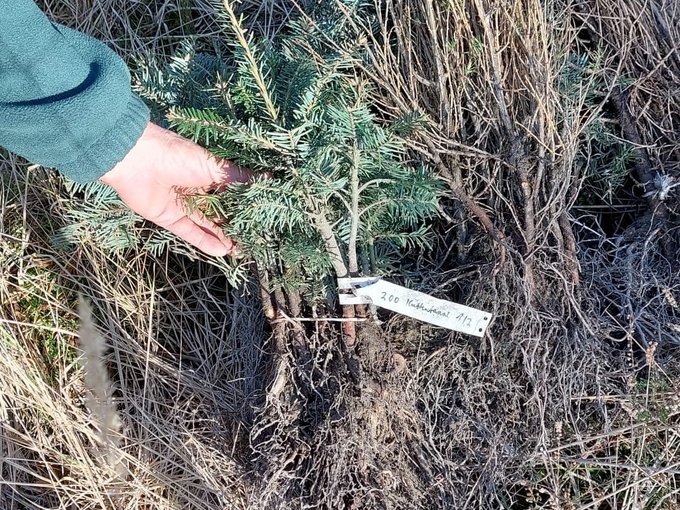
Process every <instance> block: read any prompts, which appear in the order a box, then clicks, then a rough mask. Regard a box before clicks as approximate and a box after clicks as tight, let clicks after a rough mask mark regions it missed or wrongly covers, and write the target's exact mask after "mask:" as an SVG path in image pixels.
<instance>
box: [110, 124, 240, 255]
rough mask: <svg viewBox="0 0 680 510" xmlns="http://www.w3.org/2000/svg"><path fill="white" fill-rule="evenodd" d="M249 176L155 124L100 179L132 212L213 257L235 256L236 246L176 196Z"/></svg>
mask: <svg viewBox="0 0 680 510" xmlns="http://www.w3.org/2000/svg"><path fill="white" fill-rule="evenodd" d="M250 177H251V174H250V172H248V171H247V170H244V169H242V168H240V167H239V166H237V165H235V164H233V163H230V162H228V161H219V160H218V159H216V158H215V157H214V156H212V155H211V154H210V153H208V151H206V150H205V149H203V148H202V147H200V146H198V145H196V144H195V143H193V142H192V141H190V140H187V139H186V138H183V137H181V136H179V135H177V134H175V133H173V132H172V131H168V130H167V129H163V128H161V127H159V126H157V125H155V124H153V123H151V122H149V124H148V125H147V126H146V129H145V130H144V133H143V134H142V136H141V138H140V139H139V140H138V141H137V144H136V145H135V146H134V147H133V148H132V150H131V151H130V152H129V153H128V154H127V156H125V159H123V161H121V162H120V163H118V164H117V165H116V166H115V167H113V169H111V170H110V171H109V172H107V173H106V174H104V175H103V176H102V177H101V181H102V182H104V183H106V184H108V185H110V186H111V187H112V188H114V189H115V190H116V191H117V192H118V195H119V196H120V198H121V199H122V200H123V202H125V203H126V204H127V205H128V207H129V208H130V209H132V210H133V211H135V212H136V213H137V214H139V215H141V216H143V217H144V218H146V219H147V220H150V221H152V222H154V223H155V224H157V225H159V226H161V227H163V228H166V229H168V230H169V231H170V232H172V233H174V234H176V235H177V236H179V237H181V238H182V239H184V240H185V241H187V242H188V243H190V244H192V245H194V246H195V247H196V248H198V249H199V250H201V251H203V252H205V253H207V254H208V255H213V256H224V255H228V254H230V253H232V252H233V251H234V249H235V243H234V242H233V241H232V240H231V239H228V238H227V237H225V235H224V233H223V232H222V230H221V229H220V228H219V227H218V226H217V225H215V224H214V223H213V222H212V221H210V220H208V219H206V218H205V217H204V216H203V215H202V214H201V213H200V212H189V213H188V212H187V210H186V208H185V207H184V206H183V203H182V202H183V201H182V199H181V197H180V196H179V195H178V191H180V192H183V193H185V194H187V193H199V192H205V191H208V190H209V189H212V188H215V187H217V186H220V185H223V184H226V183H229V182H247V181H248V180H249V179H250Z"/></svg>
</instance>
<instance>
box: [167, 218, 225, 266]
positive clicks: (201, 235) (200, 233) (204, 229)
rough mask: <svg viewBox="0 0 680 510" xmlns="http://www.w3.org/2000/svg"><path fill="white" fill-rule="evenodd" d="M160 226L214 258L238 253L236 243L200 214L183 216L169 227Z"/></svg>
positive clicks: (168, 225)
mask: <svg viewBox="0 0 680 510" xmlns="http://www.w3.org/2000/svg"><path fill="white" fill-rule="evenodd" d="M159 225H160V226H161V227H163V228H166V229H167V230H169V231H170V232H172V233H173V234H175V235H176V236H178V237H181V238H182V239H184V240H185V241H186V242H188V243H189V244H191V245H193V246H195V247H196V248H198V249H199V250H201V251H202V252H204V253H206V254H208V255H211V256H213V257H223V256H225V255H231V254H233V253H234V252H235V251H236V245H235V243H234V242H233V241H232V240H231V239H229V238H228V237H226V236H225V235H224V233H223V232H222V230H221V229H220V228H219V227H218V226H217V225H215V224H214V223H212V222H211V221H209V220H207V219H205V218H203V217H201V216H199V215H198V214H196V215H192V217H191V218H189V217H188V216H182V217H181V218H179V219H178V220H175V221H173V222H172V223H169V224H167V225H163V224H160V223H159Z"/></svg>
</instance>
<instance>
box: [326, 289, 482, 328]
mask: <svg viewBox="0 0 680 510" xmlns="http://www.w3.org/2000/svg"><path fill="white" fill-rule="evenodd" d="M338 285H339V286H340V288H351V289H352V290H353V293H354V296H352V295H345V298H344V299H343V294H340V298H341V299H340V303H341V304H354V303H350V302H348V301H352V300H355V301H361V302H364V303H365V302H366V299H368V300H369V301H370V302H371V303H373V304H374V305H377V306H380V307H382V308H387V309H388V310H392V311H393V312H396V313H399V314H402V315H406V316H408V317H412V318H414V319H418V320H421V321H424V322H428V323H430V324H434V325H435V326H440V327H443V328H448V329H451V330H453V331H459V332H461V333H466V334H468V335H474V336H478V337H482V336H484V333H485V332H486V328H487V327H488V326H489V323H490V322H491V317H492V316H491V314H490V313H487V312H483V311H481V310H477V309H476V308H471V307H469V306H464V305H459V304H458V303H453V302H451V301H445V300H444V299H437V298H434V297H432V296H430V295H428V294H425V293H423V292H418V291H415V290H410V289H407V288H406V287H402V286H400V285H395V284H393V283H389V282H386V281H384V280H381V279H379V278H342V279H338ZM355 296H356V297H355ZM357 298H358V299H357Z"/></svg>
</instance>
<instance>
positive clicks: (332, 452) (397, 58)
mask: <svg viewBox="0 0 680 510" xmlns="http://www.w3.org/2000/svg"><path fill="white" fill-rule="evenodd" d="M53 5H54V7H53V13H54V14H55V15H56V16H61V17H62V18H61V19H64V20H69V19H70V17H71V16H72V15H73V14H72V13H76V12H81V10H82V12H87V13H88V16H87V17H86V18H80V19H85V20H89V21H88V23H91V24H86V25H85V28H87V29H88V30H91V31H92V32H94V33H96V34H97V35H99V36H103V37H106V38H107V39H108V40H109V41H110V42H115V41H118V42H117V43H116V44H117V47H118V48H119V49H122V50H123V49H125V50H130V51H132V52H133V53H135V52H138V51H140V50H141V49H142V48H144V49H146V50H148V49H149V41H153V45H154V46H152V47H153V48H162V47H163V48H164V47H165V46H164V45H167V44H171V43H172V41H173V40H174V39H173V37H174V35H175V34H177V32H178V31H179V30H180V29H179V28H178V27H182V26H184V21H183V19H182V20H180V19H179V18H175V14H177V16H179V13H181V9H189V7H186V6H185V7H181V8H180V7H176V6H174V4H172V5H171V4H169V3H167V4H165V3H139V4H135V5H136V9H142V10H143V13H144V14H138V15H137V16H134V15H133V14H134V10H133V11H132V12H128V13H127V14H126V15H123V13H124V12H125V11H123V10H120V9H116V7H117V6H116V4H115V2H114V1H113V0H112V1H111V2H104V3H102V4H101V5H99V4H98V5H97V6H92V5H89V4H83V5H82V6H81V5H76V4H67V5H66V7H65V8H64V7H63V6H60V8H59V9H58V8H57V3H53ZM180 5H183V4H182V3H181V2H180ZM377 5H378V8H377V14H378V17H379V27H380V30H379V31H378V32H377V33H375V32H369V31H367V30H366V28H367V27H363V26H361V20H359V19H355V18H352V17H351V16H350V17H349V18H348V22H353V23H355V24H356V25H357V27H356V29H357V31H358V32H360V33H363V34H365V35H366V34H368V33H374V34H375V35H374V37H373V38H366V39H365V46H366V48H367V50H368V51H369V52H370V58H369V59H368V60H367V64H366V67H365V69H364V72H365V73H366V76H367V77H369V78H371V79H372V80H373V81H374V82H375V85H376V89H375V90H376V92H375V99H376V101H377V103H378V104H379V105H380V109H381V111H382V112H383V114H384V115H385V116H386V117H391V116H394V115H397V114H399V113H403V112H406V111H412V110H419V111H422V112H425V113H426V114H427V115H428V116H429V117H430V118H431V119H432V120H433V123H432V125H431V127H430V128H429V130H428V132H427V133H426V134H425V135H423V136H422V137H420V138H419V139H417V140H414V141H413V143H412V148H413V151H414V154H415V155H418V157H422V158H423V159H425V160H427V161H428V162H429V163H430V164H432V165H433V166H434V167H436V168H437V169H438V170H439V172H440V174H441V176H442V178H444V179H445V180H446V182H447V183H448V185H449V187H450V194H449V196H448V197H447V200H446V201H445V202H444V204H443V213H444V214H443V218H444V219H443V220H442V221H441V222H440V224H439V225H437V232H438V242H437V245H436V247H435V249H434V250H433V251H432V253H429V254H422V255H421V256H420V257H418V259H417V260H415V258H414V260H413V261H411V267H409V268H408V269H409V271H410V274H418V275H420V276H419V282H420V284H421V285H422V288H423V289H426V290H427V291H428V292H431V293H433V294H436V295H438V296H440V297H448V298H451V299H454V300H457V301H460V302H465V303H466V304H469V305H471V306H475V307H478V308H483V309H486V310H489V311H492V312H493V313H494V316H495V317H496V318H495V321H494V324H492V326H491V328H490V330H489V334H488V335H487V336H486V337H485V338H484V339H481V340H475V339H471V338H467V337H465V338H463V337H462V336H460V335H456V334H448V333H444V332H442V331H439V330H435V329H433V328H429V327H427V326H423V325H422V324H415V323H413V322H410V321H407V320H405V319H403V318H399V317H392V318H390V319H389V320H388V322H387V323H386V324H384V325H383V334H372V332H371V331H370V330H368V331H367V330H366V329H364V330H363V331H364V333H363V336H362V334H361V333H360V334H359V341H358V342H357V344H356V346H355V347H354V349H356V351H355V352H348V350H347V348H345V347H343V346H342V343H341V342H339V329H338V328H335V327H334V326H333V325H332V324H329V323H328V322H324V321H316V322H312V323H309V324H305V328H306V331H307V335H306V340H307V348H308V350H307V358H306V364H300V359H301V358H300V356H299V355H298V354H296V353H295V351H294V343H293V347H291V346H288V345H279V346H272V345H271V344H270V342H269V341H268V339H267V328H266V326H265V319H264V317H263V316H262V314H261V313H260V312H259V309H260V308H259V304H258V303H257V299H256V294H257V293H256V292H252V291H253V290H254V289H251V292H250V293H249V294H247V295H246V297H243V296H242V295H241V294H240V293H239V292H236V291H233V290H231V289H229V288H228V287H227V286H226V283H225V282H224V280H223V278H222V277H221V276H220V274H219V271H218V270H217V269H215V268H213V267H212V266H209V265H206V264H203V263H198V262H192V261H189V260H187V259H185V258H180V257H173V256H171V255H166V256H164V257H152V256H150V255H149V254H135V253H127V254H124V255H122V256H117V255H111V254H106V253H102V251H101V250H99V249H98V248H97V247H96V246H91V245H83V246H81V247H80V248H79V249H78V250H76V251H75V252H74V253H65V252H63V251H57V250H54V249H53V248H52V247H51V245H50V242H49V238H50V235H52V234H53V233H54V232H55V231H56V229H57V227H58V226H59V222H60V208H59V204H60V201H63V200H70V199H71V198H69V197H68V196H67V195H66V194H65V193H64V190H63V188H62V187H61V185H60V182H59V180H58V179H57V178H56V177H55V176H51V175H46V174H44V173H43V172H42V171H40V170H30V171H27V170H26V169H25V167H24V166H22V165H20V164H19V163H18V162H16V161H15V160H14V159H13V158H8V159H7V160H6V162H5V167H7V169H6V170H5V171H4V172H3V180H2V200H3V203H2V207H1V210H2V221H1V223H2V229H3V230H2V231H1V234H0V236H1V237H2V243H1V244H0V261H1V262H0V267H1V268H2V278H1V279H0V302H1V303H2V317H1V318H0V328H1V329H0V335H2V336H1V337H0V353H1V355H0V476H1V479H2V481H3V482H2V483H0V502H1V503H2V507H3V508H8V509H15V508H16V509H19V508H40V507H46V508H71V507H75V508H200V509H203V508H205V509H212V508H302V507H305V508H348V509H350V508H371V509H373V508H456V509H464V508H468V509H477V508H506V509H525V508H527V509H528V508H535V509H538V508H545V509H562V508H565V509H579V510H586V509H631V510H632V509H650V510H651V509H672V508H676V507H677V505H678V501H679V500H680V498H679V496H678V494H680V484H679V482H680V478H679V475H680V458H679V457H678V453H677V452H678V448H680V438H679V436H678V434H677V431H676V428H677V420H678V416H679V415H680V408H679V405H680V404H679V402H680V394H679V391H680V386H678V382H677V376H678V367H677V361H676V356H677V349H678V347H679V346H680V307H679V306H678V301H679V300H680V261H679V259H678V240H679V239H678V236H679V235H680V233H679V232H680V230H679V229H678V212H679V211H678V208H679V207H680V198H679V197H680V186H677V184H678V183H679V182H680V166H679V165H680V163H679V162H680V154H679V153H678V150H679V149H678V147H680V144H679V143H678V142H679V140H678V137H680V126H678V122H679V121H680V105H679V104H678V102H679V101H680V99H679V98H680V90H678V89H679V88H680V86H679V84H680V65H679V61H680V56H679V55H678V53H677V52H678V49H677V41H679V40H680V33H678V32H679V31H680V28H679V27H680V8H678V7H677V6H676V5H675V4H674V3H672V2H664V1H654V2H647V3H643V2H638V1H633V2H623V1H616V2H605V1H595V2H568V1H554V2H538V1H532V0H529V1H519V0H513V1H510V2H487V1H485V0H472V1H471V2H459V1H457V0H447V1H445V2H435V1H432V0H417V1H416V0H391V1H385V2H378V3H377ZM244 8H245V10H246V11H248V12H252V10H253V9H254V7H252V6H251V7H248V6H247V5H244ZM79 9H80V10H79ZM203 9H205V10H203ZM109 10H110V11H111V12H116V13H117V15H118V16H119V18H118V19H117V21H113V22H112V18H111V16H108V17H107V16H106V15H105V13H107V12H109ZM197 10H198V12H202V13H203V14H200V15H196V12H197ZM189 11H190V12H191V13H193V14H192V16H191V20H192V23H193V25H192V29H197V28H196V27H199V28H201V27H205V30H206V31H205V33H206V34H207V35H214V34H211V32H210V28H209V27H210V23H209V21H208V20H209V15H208V14H206V13H209V7H208V6H207V5H205V6H202V7H199V6H198V4H195V5H193V6H192V7H191V9H189ZM140 12H142V11H140ZM291 12H293V6H291V5H290V4H288V3H287V2H283V1H281V2H263V3H262V4H261V7H258V16H260V18H258V19H260V20H261V21H259V22H258V23H260V25H257V26H260V27H264V28H263V30H267V31H270V30H274V31H275V30H276V26H277V23H278V21H280V19H282V18H281V17H282V16H288V15H290V13H291ZM348 14H350V15H351V11H350V10H348ZM147 15H148V16H150V17H149V18H148V19H156V20H157V21H154V23H151V22H149V21H148V20H147ZM182 15H184V14H182ZM114 18H115V17H114ZM135 20H136V21H135ZM158 20H166V22H167V21H168V20H170V21H171V22H172V23H171V25H172V27H175V28H169V25H168V26H164V25H163V23H162V22H160V21H158ZM178 20H179V21H178ZM138 26H143V27H147V26H148V27H152V26H153V27H154V28H153V29H152V30H151V31H150V32H148V33H147V32H144V31H142V33H140V31H139V30H138V29H137V27H138ZM269 33H271V32H269ZM359 40H361V39H359ZM77 292H81V293H82V294H84V295H85V296H87V297H89V298H90V299H91V301H92V302H93V304H94V305H95V307H96V316H97V318H98V322H99V324H100V326H101V328H102V329H103V331H104V333H105V339H106V342H107V343H108V344H109V345H110V347H111V350H110V353H109V354H108V355H107V361H108V366H109V370H110V375H111V377H112V378H113V379H114V381H115V387H116V392H115V393H114V396H115V401H116V404H117V407H118V412H119V413H120V416H121V420H122V423H123V429H122V438H121V441H120V444H119V445H118V446H116V448H117V450H116V451H117V453H116V455H118V456H119V458H122V459H124V462H125V465H126V467H127V470H128V475H127V477H124V478H120V477H119V475H118V474H117V472H116V471H115V470H109V469H107V468H106V466H104V465H102V464H101V462H99V460H98V456H97V451H98V447H99V445H100V440H99V434H98V431H97V427H96V423H95V422H94V421H93V418H92V416H91V415H90V414H89V413H88V412H87V410H86V407H85V405H84V395H85V387H84V385H83V376H82V373H81V370H80V368H79V365H78V364H77V362H76V359H75V358H76V356H75V331H76V329H77V324H76V320H75V319H76V316H75V307H76V296H77ZM285 322H286V321H285V320H284V323H285ZM360 331H362V330H360ZM116 458H118V457H116Z"/></svg>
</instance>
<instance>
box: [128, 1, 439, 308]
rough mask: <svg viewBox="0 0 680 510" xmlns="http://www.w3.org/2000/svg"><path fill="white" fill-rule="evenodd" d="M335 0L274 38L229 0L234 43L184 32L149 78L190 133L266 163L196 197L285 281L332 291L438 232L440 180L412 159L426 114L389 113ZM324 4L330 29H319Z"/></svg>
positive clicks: (147, 84)
mask: <svg viewBox="0 0 680 510" xmlns="http://www.w3.org/2000/svg"><path fill="white" fill-rule="evenodd" d="M346 4H347V5H346V6H345V7H347V8H349V7H351V8H352V9H353V10H354V14H353V16H360V17H363V18H367V17H370V12H369V10H368V9H367V8H366V7H362V6H361V5H359V4H358V3H357V2H346ZM335 5H336V4H335V3H334V2H330V1H329V2H321V3H320V5H319V6H318V7H317V9H316V10H315V11H314V12H313V13H312V14H311V15H310V17H307V15H304V16H303V17H301V18H300V19H298V20H297V21H294V22H292V23H290V24H289V26H288V27H287V30H286V31H285V33H284V35H283V36H282V37H281V38H280V40H277V41H267V40H255V39H254V38H253V37H252V36H251V35H249V34H248V32H247V31H246V30H245V29H244V28H243V23H242V20H239V19H238V18H237V16H236V15H235V13H234V11H233V9H232V7H231V5H230V4H229V2H225V3H224V4H223V5H220V6H219V9H220V12H221V13H222V15H221V21H222V24H223V27H224V29H225V32H226V34H227V40H228V41H229V46H228V49H227V50H226V51H223V52H220V53H221V54H220V55H218V56H208V55H205V54H201V53H197V52H196V51H195V49H194V46H193V45H191V44H185V45H184V46H183V48H182V49H181V51H180V53H179V54H178V55H177V56H176V57H175V59H174V60H173V62H172V63H171V64H170V65H169V66H166V67H165V68H164V69H162V70H159V69H158V68H154V67H153V66H148V67H146V68H145V69H144V71H143V72H142V80H141V81H142V89H143V91H147V94H146V95H148V96H149V97H152V98H155V99H156V100H157V101H158V100H159V99H160V101H158V102H159V103H160V106H161V107H162V108H167V110H168V114H167V118H168V120H169V121H170V123H171V125H172V126H173V127H174V128H175V129H176V130H177V131H178V132H179V133H181V134H182V135H184V136H187V137H190V138H192V139H194V140H195V141H197V142H198V143H201V144H202V145H204V146H205V147H207V148H209V149H210V150H211V151H212V152H213V153H214V154H215V155H217V156H219V157H222V158H226V159H229V160H232V161H234V162H237V163H238V164H240V165H242V166H244V167H248V168H251V169H253V170H255V171H256V172H257V173H259V174H260V177H258V178H257V179H256V180H255V181H254V182H253V183H251V184H248V185H243V184H239V185H230V186H229V187H227V189H226V190H224V191H221V192H219V193H216V194H212V195H208V196H202V197H198V198H196V197H193V198H192V199H190V206H191V207H200V208H202V209H203V210H205V211H206V212H207V213H208V214H211V215H215V216H219V217H223V218H226V219H227V220H228V223H226V225H225V230H226V232H227V234H229V235H230V236H232V237H233V238H235V239H236V240H237V241H238V242H239V243H240V245H241V249H242V251H243V252H244V253H245V254H247V255H249V256H252V258H253V259H254V260H255V261H256V262H257V264H258V266H260V267H261V268H265V269H266V270H267V271H270V272H271V273H272V281H271V284H272V285H273V287H274V289H276V288H280V289H283V290H285V291H288V290H290V289H296V290H297V291H301V292H302V293H303V294H306V298H308V299H312V300H314V299H316V298H319V297H324V295H325V294H326V292H325V288H324V282H325V281H326V277H328V276H332V275H336V276H346V275H348V274H353V275H356V274H359V273H364V274H371V275H372V274H381V273H383V274H384V273H385V272H388V271H390V268H391V267H393V264H395V263H396V262H397V261H398V260H399V258H400V257H401V250H403V249H405V248H406V249H408V248H421V247H424V246H427V243H428V228H427V226H426V225H425V221H426V220H427V219H428V218H430V217H432V216H433V215H434V214H435V213H436V208H437V194H438V189H439V184H438V181H437V180H435V179H434V178H433V177H432V175H431V173H430V172H429V171H428V169H427V168H424V167H422V166H411V165H409V164H408V161H407V156H406V150H405V144H404V142H403V140H402V138H401V137H402V136H403V135H405V134H408V133H409V132H411V131H412V130H413V129H415V128H417V127H418V126H419V125H420V124H421V123H422V122H423V119H422V118H421V117H420V116H418V115H408V116H404V117H402V118H400V119H398V121H397V122H395V123H393V125H384V124H381V123H380V122H378V119H377V118H376V115H375V113H374V111H373V110H372V108H371V105H370V102H369V86H368V85H367V83H366V82H365V81H364V80H363V79H362V78H361V76H360V75H359V73H358V72H357V65H356V64H357V62H358V59H360V58H361V55H360V54H358V53H357V52H355V51H353V50H352V49H351V47H347V48H346V49H344V50H342V51H338V46H337V44H336V41H348V40H350V39H351V37H350V35H351V34H350V33H349V31H350V29H349V28H348V27H346V26H345V24H343V22H342V19H343V17H344V14H343V13H342V12H341V11H340V9H339V8H338V7H336V6H335ZM216 7H218V6H216ZM319 13H323V22H324V25H325V26H326V27H333V31H332V32H331V33H321V32H320V30H319V28H318V25H317V23H316V21H314V19H315V14H316V15H319ZM334 19H335V22H333V20H334ZM331 41H332V42H331Z"/></svg>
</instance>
